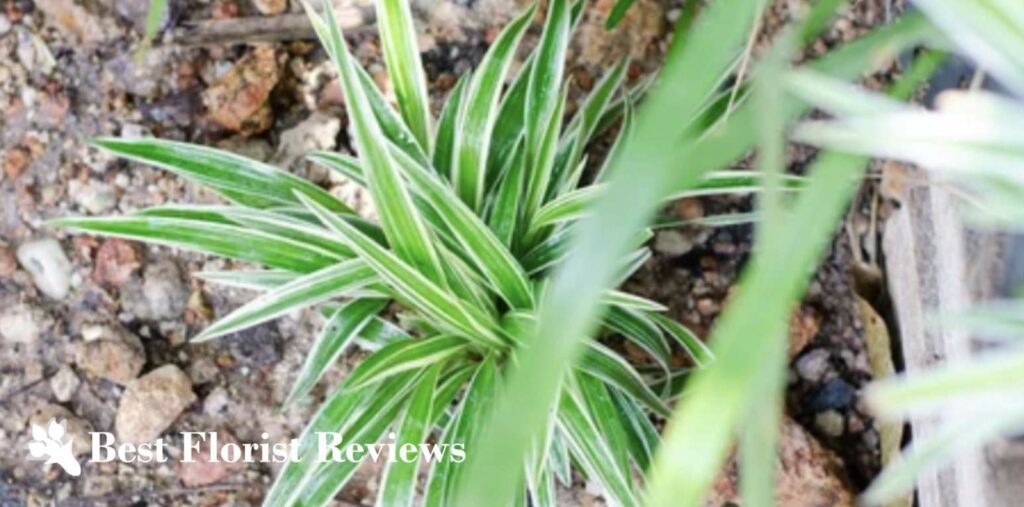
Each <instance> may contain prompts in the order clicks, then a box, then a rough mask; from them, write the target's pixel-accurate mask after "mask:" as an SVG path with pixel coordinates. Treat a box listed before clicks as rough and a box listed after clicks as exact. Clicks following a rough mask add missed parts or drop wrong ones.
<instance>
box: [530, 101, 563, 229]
mask: <svg viewBox="0 0 1024 507" xmlns="http://www.w3.org/2000/svg"><path fill="white" fill-rule="evenodd" d="M568 91H569V88H568V86H566V87H565V89H564V90H562V94H561V95H560V96H559V97H560V98H561V100H559V101H558V102H557V103H556V104H555V108H554V110H553V111H552V113H551V115H550V116H548V124H547V128H546V129H545V134H544V136H543V137H542V138H541V141H540V144H539V145H538V146H536V150H537V152H536V153H535V154H534V158H533V159H532V162H533V166H532V167H530V171H529V173H528V174H527V175H526V189H525V195H524V197H523V204H524V205H523V212H524V216H525V219H526V223H527V224H530V229H534V230H536V227H533V226H532V224H533V222H534V221H535V218H534V215H536V214H537V211H538V210H539V209H541V207H542V206H543V205H544V198H545V197H546V196H547V193H548V188H550V186H551V184H552V180H553V177H554V172H555V155H556V154H557V152H558V137H559V133H560V132H561V127H562V113H563V112H564V111H565V103H566V101H567V100H566V99H567V93H568ZM527 238H529V236H527ZM527 241H529V239H528V240H527Z"/></svg>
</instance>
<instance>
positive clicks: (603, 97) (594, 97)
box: [562, 60, 629, 190]
mask: <svg viewBox="0 0 1024 507" xmlns="http://www.w3.org/2000/svg"><path fill="white" fill-rule="evenodd" d="M628 65H629V62H628V60H622V61H620V62H619V64H618V65H616V66H615V67H614V68H613V69H612V70H611V72H609V73H608V74H606V75H605V76H604V77H603V78H601V81H600V82H598V83H597V86H596V87H595V88H594V91H593V92H591V93H590V95H589V96H587V101H586V102H585V103H584V104H583V108H582V109H581V110H580V113H579V116H578V118H579V124H578V125H579V126H578V128H577V129H576V132H575V139H573V143H572V152H571V153H570V155H569V158H568V161H567V163H566V167H568V168H573V169H574V170H573V171H572V172H571V173H569V174H567V175H565V176H566V177H565V179H564V180H563V181H562V186H563V188H565V189H566V190H572V189H574V188H576V185H577V184H578V183H579V181H580V176H582V174H583V170H582V169H583V166H582V165H581V164H580V161H581V159H582V156H583V149H584V148H585V147H586V146H587V143H588V142H590V138H591V136H593V135H594V132H595V131H596V129H597V126H598V121H599V120H600V119H601V115H602V114H604V112H605V111H606V110H607V108H608V104H609V102H610V101H611V98H612V96H613V95H614V94H615V91H616V90H618V89H619V86H620V85H621V84H622V81H623V79H624V78H625V76H626V67H627V66H628Z"/></svg>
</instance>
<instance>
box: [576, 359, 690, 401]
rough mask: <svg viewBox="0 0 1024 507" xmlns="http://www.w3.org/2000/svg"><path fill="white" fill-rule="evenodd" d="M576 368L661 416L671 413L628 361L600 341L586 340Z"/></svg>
mask: <svg viewBox="0 0 1024 507" xmlns="http://www.w3.org/2000/svg"><path fill="white" fill-rule="evenodd" d="M576 368H577V369H578V370H580V371H583V372H586V373H587V374H588V375H590V376H592V377H594V378H599V379H601V380H602V381H603V382H605V383H606V384H608V385H611V386H614V387H615V388H617V389H619V390H620V391H622V392H623V393H624V394H626V395H628V396H629V397H631V398H633V399H635V400H637V401H638V402H639V403H643V404H644V405H645V406H646V407H647V408H649V409H650V410H651V411H653V412H654V413H656V414H658V415H660V416H662V417H668V416H669V415H670V414H671V413H672V412H671V411H670V410H669V409H668V407H667V406H665V403H664V402H662V401H661V399H660V398H658V396H657V395H656V394H654V392H653V391H651V390H650V388H648V387H647V384H645V383H644V379H643V378H641V377H640V374H639V373H637V372H636V370H634V369H633V367H632V366H630V365H629V363H627V362H626V361H625V360H624V359H622V357H620V356H619V355H618V354H616V353H615V352H614V351H612V350H609V349H608V348H607V347H605V346H604V345H601V344H600V343H597V342H587V349H586V350H585V351H584V352H583V355H582V356H580V360H579V363H577V365H576Z"/></svg>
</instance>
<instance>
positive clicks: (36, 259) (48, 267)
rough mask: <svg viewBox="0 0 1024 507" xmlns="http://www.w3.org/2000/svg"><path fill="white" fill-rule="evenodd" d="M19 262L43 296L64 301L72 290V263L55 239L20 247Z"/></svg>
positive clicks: (41, 240)
mask: <svg viewBox="0 0 1024 507" xmlns="http://www.w3.org/2000/svg"><path fill="white" fill-rule="evenodd" d="M18 262H19V263H20V264H21V267H23V268H25V270H26V271H28V272H29V274H30V275H32V281H33V282H34V283H35V284H36V287H37V288H38V289H39V291H40V292H42V293H43V294H45V295H47V296H49V297H51V298H53V299H64V297H66V296H67V295H68V291H69V290H70V289H71V262H70V261H68V257H67V255H64V250H63V249H61V246H60V243H59V242H57V240H56V239H53V238H43V239H37V240H33V241H28V242H25V243H23V244H22V245H21V246H20V247H18Z"/></svg>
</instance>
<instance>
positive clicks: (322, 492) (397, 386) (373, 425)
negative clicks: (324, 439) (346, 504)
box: [264, 373, 422, 507]
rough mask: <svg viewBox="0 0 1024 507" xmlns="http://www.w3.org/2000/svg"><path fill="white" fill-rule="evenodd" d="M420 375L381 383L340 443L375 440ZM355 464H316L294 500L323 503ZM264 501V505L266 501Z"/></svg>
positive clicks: (311, 505) (313, 504)
mask: <svg viewBox="0 0 1024 507" xmlns="http://www.w3.org/2000/svg"><path fill="white" fill-rule="evenodd" d="M421 377H422V374H415V373H409V374H406V375H402V376H399V377H395V378H393V379H391V380H389V381H387V382H385V383H383V384H382V385H381V387H380V388H379V389H378V390H377V392H375V393H374V395H373V397H372V398H371V399H370V401H369V402H368V403H367V404H366V406H365V407H364V409H363V411H362V412H361V414H360V415H359V417H358V419H356V420H355V421H353V422H352V424H351V425H350V426H348V427H347V429H346V431H343V432H340V433H341V434H342V435H343V436H344V441H343V442H342V445H349V444H352V443H358V444H360V445H363V446H366V445H370V444H374V443H376V442H378V441H379V440H380V439H381V438H382V437H383V436H384V435H385V433H386V432H387V430H388V428H389V427H390V426H391V424H392V423H394V421H395V419H396V418H397V417H398V415H399V413H401V410H402V407H403V406H405V403H406V398H407V396H408V395H409V392H410V391H412V390H413V389H414V388H415V386H416V385H417V383H418V380H419V378H421ZM328 431H337V430H333V429H332V430H328ZM306 459H308V460H310V461H313V462H315V461H316V460H315V458H314V456H308V457H306ZM359 464H360V463H359V461H357V460H356V461H349V460H344V461H343V462H340V463H339V462H335V461H327V462H326V463H322V464H320V465H319V466H318V467H317V468H316V470H315V471H313V473H312V475H309V476H307V477H308V482H307V483H305V484H303V486H302V488H301V490H300V491H301V494H302V496H301V500H300V501H299V502H297V503H298V504H299V505H303V506H307V507H320V506H324V505H327V504H328V503H329V502H330V501H331V500H333V499H334V496H335V495H336V494H338V491H341V488H343V487H344V486H345V484H346V483H347V482H348V480H349V479H351V477H352V474H353V473H354V472H355V470H356V468H358V467H359ZM264 504H265V505H267V503H266V502H264ZM287 505H291V503H289V504H287Z"/></svg>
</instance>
